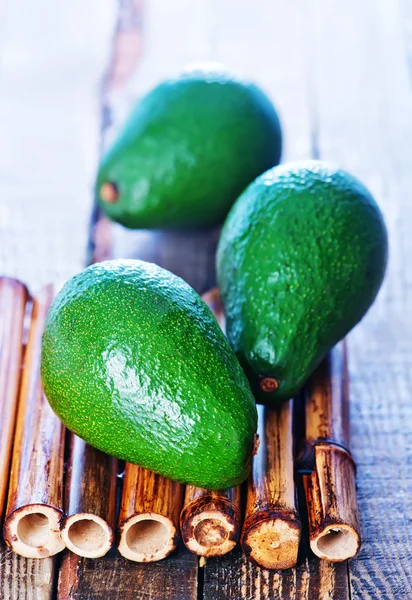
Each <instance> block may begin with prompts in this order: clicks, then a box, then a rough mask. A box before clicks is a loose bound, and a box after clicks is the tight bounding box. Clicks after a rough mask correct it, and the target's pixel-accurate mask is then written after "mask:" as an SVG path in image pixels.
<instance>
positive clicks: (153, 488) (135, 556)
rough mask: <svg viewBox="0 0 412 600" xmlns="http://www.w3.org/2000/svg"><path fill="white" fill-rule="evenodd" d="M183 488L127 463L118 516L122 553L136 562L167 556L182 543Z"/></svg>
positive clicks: (152, 560)
mask: <svg viewBox="0 0 412 600" xmlns="http://www.w3.org/2000/svg"><path fill="white" fill-rule="evenodd" d="M183 493H184V486H183V485H182V484H181V483H178V482H176V481H172V480H171V479H167V478H166V477H163V476H162V475H159V474H157V473H153V472H152V471H148V470H147V469H143V468H142V467H139V466H137V465H132V464H130V463H126V468H125V474H124V484H123V493H122V501H121V506H120V514H119V533H120V540H119V546H118V548H119V552H120V554H121V555H122V556H124V557H125V558H128V559H129V560H133V561H135V562H154V561H157V560H161V559H162V558H165V557H166V556H168V555H169V554H170V553H171V552H173V550H174V549H175V548H176V546H177V544H178V543H179V540H180V532H179V514H180V509H181V507H182V500H183Z"/></svg>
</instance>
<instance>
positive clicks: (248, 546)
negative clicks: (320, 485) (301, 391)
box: [241, 400, 300, 569]
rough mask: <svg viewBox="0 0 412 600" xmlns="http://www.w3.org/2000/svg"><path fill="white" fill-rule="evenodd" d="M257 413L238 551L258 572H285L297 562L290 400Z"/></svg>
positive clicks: (296, 516) (263, 408)
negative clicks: (256, 436) (256, 439)
mask: <svg viewBox="0 0 412 600" xmlns="http://www.w3.org/2000/svg"><path fill="white" fill-rule="evenodd" d="M257 408H258V419H259V420H258V433H259V439H260V445H259V449H258V452H257V454H256V456H254V458H253V465H252V472H251V475H250V477H249V480H248V488H247V501H246V513H245V523H244V525H243V529H242V534H241V545H242V549H243V552H244V553H245V555H246V557H247V558H248V559H249V560H251V561H252V562H254V563H255V564H257V565H258V566H259V567H263V568H265V569H288V568H290V567H293V566H294V565H295V564H296V562H297V555H298V549H299V541H300V520H299V515H298V512H297V510H296V492H295V484H294V477H293V471H294V467H293V433H292V400H290V401H289V402H286V403H284V404H283V405H282V406H280V407H278V408H277V407H276V408H271V407H264V406H258V407H257Z"/></svg>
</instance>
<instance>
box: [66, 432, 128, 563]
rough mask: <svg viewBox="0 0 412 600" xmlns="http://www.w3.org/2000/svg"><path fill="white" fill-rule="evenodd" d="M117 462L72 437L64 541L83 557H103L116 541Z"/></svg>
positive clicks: (72, 435)
mask: <svg viewBox="0 0 412 600" xmlns="http://www.w3.org/2000/svg"><path fill="white" fill-rule="evenodd" d="M117 466H118V465H117V460H116V459H115V458H113V457H111V456H109V455H107V454H105V453H104V452H100V451H99V450H97V449H96V448H93V447H92V446H90V445H89V444H86V442H84V441H83V440H81V439H80V438H79V437H77V435H74V434H70V454H69V462H68V467H67V474H66V479H65V490H64V491H65V494H64V511H65V515H66V516H65V518H64V520H63V523H62V538H63V541H64V543H65V545H66V546H67V547H68V548H70V550H72V552H76V553H77V554H79V555H80V556H87V557H90V558H97V557H100V556H104V555H105V554H106V553H107V552H108V551H109V550H110V548H111V546H112V543H113V539H114V533H113V532H114V527H115V516H116V514H115V513H116V486H117Z"/></svg>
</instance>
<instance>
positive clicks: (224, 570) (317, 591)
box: [203, 548, 350, 600]
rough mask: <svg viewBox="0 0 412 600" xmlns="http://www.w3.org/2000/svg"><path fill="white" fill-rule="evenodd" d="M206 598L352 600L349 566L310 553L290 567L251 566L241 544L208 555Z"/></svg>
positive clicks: (205, 580)
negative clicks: (292, 567) (214, 554)
mask: <svg viewBox="0 0 412 600" xmlns="http://www.w3.org/2000/svg"><path fill="white" fill-rule="evenodd" d="M203 598H204V600H228V599H229V598H234V599H236V600H283V599H284V598H287V599H288V600H336V599H339V600H350V596H349V589H348V574H347V566H346V564H344V563H340V564H339V565H332V564H331V563H327V562H326V561H320V560H318V559H317V558H315V557H313V555H312V556H310V557H308V558H305V559H303V560H301V561H300V562H299V564H298V566H297V567H296V568H294V569H288V570H287V571H281V572H280V571H267V570H265V569H259V568H257V567H253V568H251V567H250V563H249V561H248V560H247V559H246V557H245V556H244V555H243V554H242V553H241V552H240V550H239V548H237V549H236V550H234V551H233V552H231V553H230V554H227V555H225V556H221V557H215V558H211V559H208V561H207V565H206V567H205V574H204V595H203Z"/></svg>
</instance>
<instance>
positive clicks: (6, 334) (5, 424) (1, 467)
mask: <svg viewBox="0 0 412 600" xmlns="http://www.w3.org/2000/svg"><path fill="white" fill-rule="evenodd" d="M28 297H29V293H28V291H27V288H26V286H24V285H23V284H22V283H20V281H17V280H16V279H10V278H8V277H0V423H1V427H0V519H2V517H3V513H4V508H5V506H4V505H5V501H6V492H7V484H8V481H9V469H10V460H11V451H12V447H13V433H14V427H15V423H16V414H17V401H18V395H19V384H20V375H21V367H22V362H23V331H24V317H25V313H26V305H27V301H28Z"/></svg>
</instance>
